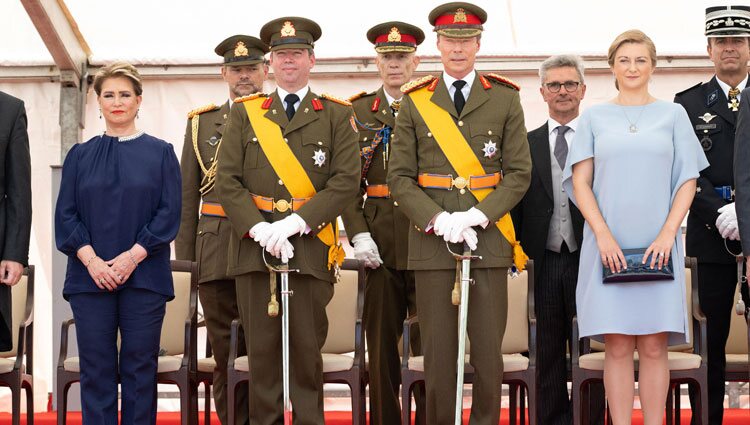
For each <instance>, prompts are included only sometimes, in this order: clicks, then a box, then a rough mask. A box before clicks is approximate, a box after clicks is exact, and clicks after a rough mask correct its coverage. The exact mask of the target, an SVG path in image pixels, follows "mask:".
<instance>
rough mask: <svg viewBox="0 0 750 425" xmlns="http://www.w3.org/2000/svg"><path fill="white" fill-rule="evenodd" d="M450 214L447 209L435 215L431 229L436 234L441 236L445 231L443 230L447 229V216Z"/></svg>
mask: <svg viewBox="0 0 750 425" xmlns="http://www.w3.org/2000/svg"><path fill="white" fill-rule="evenodd" d="M450 216H451V213H449V212H447V211H443V212H441V213H439V214H438V215H437V216H435V220H434V222H433V224H432V231H433V232H434V233H435V234H436V235H438V236H443V234H444V233H445V230H446V229H447V227H446V225H447V224H448V218H449V217H450Z"/></svg>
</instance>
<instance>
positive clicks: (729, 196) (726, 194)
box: [714, 186, 734, 201]
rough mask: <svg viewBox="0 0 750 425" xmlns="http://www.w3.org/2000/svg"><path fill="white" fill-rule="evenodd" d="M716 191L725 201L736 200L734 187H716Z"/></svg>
mask: <svg viewBox="0 0 750 425" xmlns="http://www.w3.org/2000/svg"><path fill="white" fill-rule="evenodd" d="M714 190H715V191H716V193H717V194H718V195H719V196H720V197H721V199H723V200H725V201H732V200H734V189H733V188H732V186H715V187H714Z"/></svg>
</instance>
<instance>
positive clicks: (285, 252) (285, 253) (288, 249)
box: [276, 240, 294, 263]
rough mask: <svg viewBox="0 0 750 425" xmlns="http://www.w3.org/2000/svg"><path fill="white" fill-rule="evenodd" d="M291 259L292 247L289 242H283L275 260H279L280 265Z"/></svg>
mask: <svg viewBox="0 0 750 425" xmlns="http://www.w3.org/2000/svg"><path fill="white" fill-rule="evenodd" d="M292 257H294V245H292V243H291V242H289V241H288V240H286V241H284V244H283V245H282V246H281V250H280V251H279V255H277V256H276V258H281V262H282V263H288V262H289V259H290V258H292Z"/></svg>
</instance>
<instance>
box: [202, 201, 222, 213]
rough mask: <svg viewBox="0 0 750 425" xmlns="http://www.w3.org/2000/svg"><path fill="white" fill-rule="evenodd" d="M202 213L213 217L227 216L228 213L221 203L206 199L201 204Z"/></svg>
mask: <svg viewBox="0 0 750 425" xmlns="http://www.w3.org/2000/svg"><path fill="white" fill-rule="evenodd" d="M201 215H207V216H211V217H226V216H227V213H225V212H224V208H223V207H222V206H221V204H217V203H215V202H205V201H204V202H203V203H202V204H201Z"/></svg>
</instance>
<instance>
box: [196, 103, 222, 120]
mask: <svg viewBox="0 0 750 425" xmlns="http://www.w3.org/2000/svg"><path fill="white" fill-rule="evenodd" d="M220 108H221V107H220V106H216V105H214V104H213V103H209V104H208V105H203V106H201V107H200V108H195V109H193V110H192V111H190V112H188V119H190V118H193V117H194V116H196V115H200V114H203V113H205V112H209V111H215V110H217V109H220Z"/></svg>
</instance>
